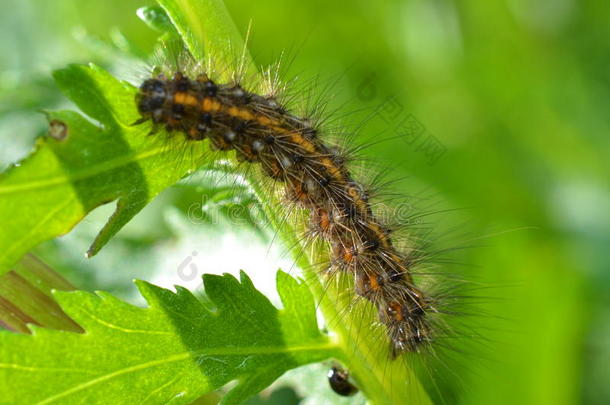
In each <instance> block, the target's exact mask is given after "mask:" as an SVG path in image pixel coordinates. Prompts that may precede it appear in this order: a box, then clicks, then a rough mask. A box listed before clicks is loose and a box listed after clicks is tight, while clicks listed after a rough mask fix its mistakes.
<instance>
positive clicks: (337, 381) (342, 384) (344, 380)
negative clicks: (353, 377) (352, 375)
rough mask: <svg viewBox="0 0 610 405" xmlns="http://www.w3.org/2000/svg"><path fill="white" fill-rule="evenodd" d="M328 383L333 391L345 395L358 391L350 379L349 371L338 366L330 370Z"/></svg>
mask: <svg viewBox="0 0 610 405" xmlns="http://www.w3.org/2000/svg"><path fill="white" fill-rule="evenodd" d="M328 384H330V388H332V389H333V391H335V392H336V393H337V394H339V395H342V396H344V397H348V396H350V395H354V394H355V393H357V392H358V388H357V387H356V386H354V385H353V384H352V383H351V382H350V381H349V373H348V372H347V371H346V370H344V369H342V368H340V367H337V366H333V367H332V368H331V369H330V370H328Z"/></svg>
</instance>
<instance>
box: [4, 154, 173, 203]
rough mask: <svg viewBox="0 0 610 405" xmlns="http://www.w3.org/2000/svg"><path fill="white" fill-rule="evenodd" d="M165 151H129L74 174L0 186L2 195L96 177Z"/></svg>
mask: <svg viewBox="0 0 610 405" xmlns="http://www.w3.org/2000/svg"><path fill="white" fill-rule="evenodd" d="M164 153H169V152H168V149H167V148H164V147H157V148H154V149H149V150H146V151H144V152H138V153H129V154H126V155H123V156H119V157H117V158H114V159H110V160H106V161H103V162H101V163H100V164H96V165H91V166H87V168H85V169H82V170H78V171H75V172H74V174H69V175H63V176H52V177H47V178H42V179H40V180H35V181H28V182H25V183H19V184H15V185H9V186H0V195H8V194H13V193H18V192H24V191H32V190H36V189H41V188H46V187H52V186H56V185H58V184H64V183H68V182H74V181H78V180H83V179H86V178H89V177H94V176H96V175H98V174H100V173H103V172H105V171H111V170H114V169H117V168H119V167H121V166H126V165H128V164H130V163H133V162H139V161H142V160H145V159H149V158H151V157H154V156H157V155H162V154H164Z"/></svg>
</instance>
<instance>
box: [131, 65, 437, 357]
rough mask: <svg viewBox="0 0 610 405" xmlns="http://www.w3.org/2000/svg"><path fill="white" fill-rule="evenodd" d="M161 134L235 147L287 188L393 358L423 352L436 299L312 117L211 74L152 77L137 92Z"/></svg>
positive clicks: (146, 118) (140, 106) (141, 109)
mask: <svg viewBox="0 0 610 405" xmlns="http://www.w3.org/2000/svg"><path fill="white" fill-rule="evenodd" d="M136 102H137V106H138V110H139V112H140V114H141V115H142V118H141V119H140V120H139V121H138V122H144V121H149V120H150V121H152V122H153V128H154V129H153V131H154V130H156V129H158V128H159V127H165V129H166V130H167V131H168V132H180V133H182V134H184V136H185V137H186V139H188V140H192V141H201V140H204V139H209V141H210V143H211V146H212V148H213V149H216V150H227V151H228V150H234V151H235V152H236V155H237V158H238V160H240V161H243V162H252V163H253V164H257V165H260V166H261V168H262V169H263V173H265V174H266V175H267V176H269V177H271V178H272V179H274V180H275V181H277V182H279V183H280V184H282V187H283V188H284V189H285V193H286V198H287V200H288V201H290V202H291V203H293V204H295V205H297V206H299V207H301V208H305V209H308V210H309V211H310V212H311V221H310V222H311V232H312V234H315V235H317V236H318V237H320V238H323V239H324V240H326V241H328V242H329V244H330V246H331V247H332V249H331V253H330V255H331V263H332V267H333V268H332V270H333V271H344V272H349V273H351V274H353V275H354V277H355V284H356V293H357V294H358V295H360V296H362V297H364V298H366V299H367V300H369V301H371V302H372V303H373V304H374V305H375V306H376V307H377V311H378V313H379V318H380V320H381V322H382V323H383V324H385V325H386V327H387V331H388V335H389V338H390V340H391V351H392V353H393V355H394V356H396V355H398V354H400V353H402V352H405V351H417V350H418V348H419V347H420V345H421V344H422V343H424V342H427V341H429V340H430V339H431V336H430V335H431V330H430V326H429V322H428V321H427V317H426V313H427V312H431V311H432V306H431V300H430V299H428V298H426V297H425V295H424V294H422V292H421V291H420V290H419V289H417V288H416V287H415V285H414V281H413V277H412V271H411V269H410V267H409V265H408V260H407V258H406V256H405V255H404V254H402V253H401V252H399V251H398V250H397V249H396V247H395V246H394V245H393V244H392V241H391V238H390V237H389V234H390V231H389V229H386V227H385V226H384V225H382V224H381V223H380V222H379V221H378V220H377V218H376V217H375V215H374V214H373V210H372V208H371V205H370V203H369V201H368V195H367V192H366V191H365V190H364V187H362V185H361V184H360V183H358V182H356V181H355V180H354V179H353V178H352V176H351V174H350V171H349V170H348V168H347V167H346V164H345V161H346V159H344V158H343V156H341V155H340V153H339V152H338V151H337V150H336V149H335V148H332V147H330V146H328V145H327V144H326V143H325V142H324V141H323V140H322V139H321V137H320V131H319V129H317V128H315V127H312V125H311V124H310V120H308V119H306V118H301V117H297V116H295V115H292V114H291V113H290V112H288V111H287V109H286V108H285V107H284V106H282V105H280V104H279V103H278V102H277V101H276V100H275V99H274V98H273V97H266V96H261V95H258V94H253V93H251V92H248V91H246V90H245V89H244V88H242V87H241V86H239V85H237V84H218V83H215V82H213V81H212V80H210V79H209V78H208V76H207V75H205V74H202V75H199V76H198V77H197V78H196V79H195V80H192V79H189V78H187V77H185V76H183V75H182V74H180V73H176V74H175V75H174V76H173V78H171V79H168V78H165V77H164V76H159V77H156V78H152V79H148V80H146V81H145V82H144V83H143V84H142V85H141V87H140V92H139V93H138V95H137V99H136Z"/></svg>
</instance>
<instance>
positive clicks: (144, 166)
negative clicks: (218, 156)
mask: <svg viewBox="0 0 610 405" xmlns="http://www.w3.org/2000/svg"><path fill="white" fill-rule="evenodd" d="M55 80H56V82H57V84H58V85H59V87H60V88H61V90H62V91H63V92H64V93H65V94H66V95H67V96H68V97H69V98H70V99H72V101H74V103H76V105H77V106H78V107H79V108H80V109H81V110H82V111H83V112H84V113H86V114H87V115H88V116H89V117H90V118H92V119H93V120H96V121H97V122H99V123H100V124H101V125H99V124H94V123H92V122H90V121H89V120H87V119H85V118H84V117H83V116H81V115H80V114H77V113H75V112H71V111H57V112H49V113H48V118H49V121H51V122H54V123H58V122H60V123H62V124H61V125H64V126H65V127H66V128H67V136H66V138H65V139H63V140H58V139H56V138H52V137H44V138H40V139H39V140H38V142H37V146H36V150H35V151H34V152H33V153H32V154H31V155H30V156H29V157H28V158H26V159H25V160H24V161H22V162H20V163H19V164H18V165H16V166H14V167H12V168H9V169H8V170H7V172H5V173H4V174H2V175H1V176H0V217H1V218H5V219H8V218H10V220H3V221H2V223H3V226H4V229H3V232H2V233H0V273H3V272H5V271H7V270H8V269H9V267H10V266H11V265H12V264H13V263H15V262H16V261H17V260H18V259H19V258H20V257H21V256H22V255H23V254H24V253H26V252H27V251H29V250H30V249H31V248H32V247H34V246H36V245H37V244H38V243H40V242H43V241H45V240H48V239H52V238H54V237H56V236H58V235H62V234H65V233H66V232H68V231H69V230H70V229H71V228H72V227H73V226H74V225H75V224H76V223H78V222H79V221H80V220H81V219H82V218H83V217H84V216H85V215H86V214H87V213H88V212H89V211H91V210H92V209H94V208H95V207H97V206H99V205H102V204H105V203H108V202H111V201H114V200H118V202H117V209H116V211H115V213H114V214H113V215H112V217H111V218H110V220H109V221H108V223H107V224H106V225H105V226H104V228H103V229H102V230H101V232H100V233H99V235H98V236H97V238H96V239H95V241H94V242H93V244H92V246H91V248H90V249H89V251H88V254H89V255H93V254H95V253H97V252H98V251H99V250H100V248H101V247H102V246H103V245H104V244H105V243H107V242H108V240H109V239H110V238H111V237H112V236H113V235H114V234H116V232H117V231H118V230H119V229H120V228H121V227H122V226H123V225H125V224H126V223H127V222H128V221H129V220H130V219H131V218H132V217H133V216H134V215H135V214H137V213H138V212H139V211H140V210H141V209H142V208H143V207H144V206H145V205H146V204H147V203H148V202H149V201H150V200H152V199H153V198H154V197H155V196H156V195H157V194H158V193H159V192H161V191H162V190H163V189H165V188H166V187H168V186H170V185H172V184H174V183H175V182H176V181H178V180H179V179H180V178H182V177H183V176H185V175H186V174H188V173H190V172H191V171H193V170H194V169H196V168H197V167H199V166H200V165H201V163H202V160H198V159H197V157H201V156H203V153H202V152H203V150H204V148H205V147H206V146H204V145H202V144H189V145H188V146H185V145H184V143H183V142H182V141H181V140H180V139H178V137H176V138H173V139H167V137H147V134H148V133H149V131H150V124H148V123H146V124H142V125H139V126H132V125H131V124H132V123H133V122H134V121H136V120H137V119H138V117H139V115H138V113H137V111H136V106H135V102H134V97H135V92H136V89H135V88H134V87H133V86H131V85H130V84H128V83H126V82H121V81H118V80H116V79H115V78H113V77H112V76H110V75H109V74H108V73H107V72H105V71H104V70H102V69H100V68H98V67H96V66H77V65H73V66H70V67H68V68H66V69H62V70H59V71H57V72H55ZM172 143H174V144H172ZM207 156H210V154H209V153H208V154H207Z"/></svg>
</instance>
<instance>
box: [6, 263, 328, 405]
mask: <svg viewBox="0 0 610 405" xmlns="http://www.w3.org/2000/svg"><path fill="white" fill-rule="evenodd" d="M204 284H205V291H206V293H207V296H208V297H209V298H210V300H211V302H212V303H213V304H214V305H215V307H216V308H215V310H214V311H211V310H209V309H207V308H206V307H205V306H204V305H203V304H202V303H201V302H200V301H198V300H197V298H195V296H193V295H192V294H191V293H190V292H189V291H188V290H186V289H184V288H181V287H177V292H176V293H174V292H172V291H169V290H166V289H163V288H159V287H156V286H153V285H151V284H148V283H145V282H137V285H138V288H139V289H140V292H141V294H142V295H143V296H144V298H145V299H146V301H147V303H148V308H139V307H136V306H132V305H129V304H127V303H125V302H122V301H120V300H118V299H117V298H115V297H113V296H111V295H110V294H107V293H102V292H99V293H97V294H95V295H94V294H90V293H86V292H82V291H78V292H61V293H56V295H57V301H58V302H59V304H60V305H61V307H62V308H63V310H64V311H65V312H66V313H67V314H68V315H69V316H71V317H72V318H73V319H74V320H75V321H76V322H78V323H79V324H80V325H81V326H82V327H83V328H84V329H85V331H86V332H85V333H84V334H79V333H70V332H65V331H55V330H48V329H41V328H37V327H34V328H33V335H21V334H14V333H11V332H2V333H0V359H1V360H0V398H2V400H1V402H3V403H10V404H34V403H35V404H51V403H62V404H82V403H88V404H109V403H146V404H167V403H172V404H185V403H189V402H191V401H193V400H195V399H196V398H198V397H199V396H200V395H202V394H204V393H206V392H209V391H212V390H215V389H217V388H220V387H222V386H223V385H225V384H226V383H228V382H230V381H233V380H237V384H236V385H235V387H233V388H232V389H231V390H230V391H229V392H228V393H227V395H225V396H224V398H223V401H222V403H223V404H236V403H240V402H242V401H244V400H245V399H247V398H248V397H250V396H252V395H254V394H256V393H257V392H259V391H260V390H262V389H263V388H265V387H267V386H268V385H269V384H271V383H272V382H273V381H274V380H275V379H276V378H278V377H279V376H280V375H281V374H283V373H284V372H285V371H286V370H289V369H291V368H294V367H298V366H299V365H303V364H307V363H311V362H316V361H321V360H324V359H326V358H329V357H332V356H335V355H336V345H335V343H333V342H332V341H330V340H329V339H328V338H327V337H326V336H324V335H322V334H321V333H320V331H319V330H318V327H317V322H316V314H315V306H314V302H313V298H312V296H311V293H310V292H309V290H308V288H307V287H306V286H305V285H304V283H298V282H297V281H296V280H295V279H293V278H291V277H290V276H288V275H287V274H285V273H283V272H279V273H278V275H277V288H278V292H279V294H280V296H281V298H282V303H283V306H284V309H283V310H278V309H276V308H275V307H274V306H273V305H272V304H271V303H270V302H269V300H268V299H267V298H266V297H265V296H263V295H262V294H261V293H260V292H258V291H257V290H256V289H255V288H254V286H253V285H252V282H251V281H250V279H249V278H248V277H247V276H246V274H245V273H243V272H242V273H241V280H240V282H238V280H236V279H235V278H234V277H233V276H231V275H224V276H215V275H206V276H204ZM32 387H36V389H32Z"/></svg>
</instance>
